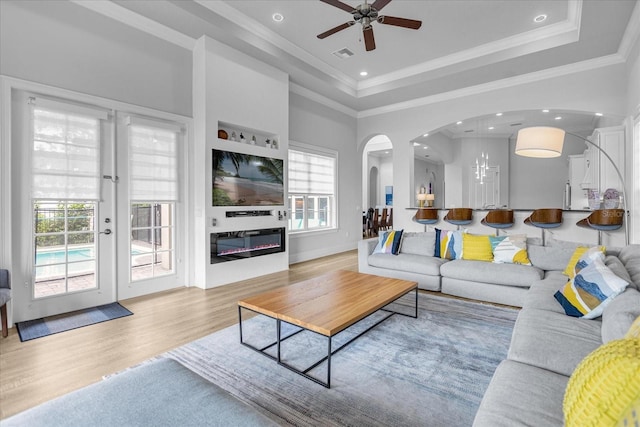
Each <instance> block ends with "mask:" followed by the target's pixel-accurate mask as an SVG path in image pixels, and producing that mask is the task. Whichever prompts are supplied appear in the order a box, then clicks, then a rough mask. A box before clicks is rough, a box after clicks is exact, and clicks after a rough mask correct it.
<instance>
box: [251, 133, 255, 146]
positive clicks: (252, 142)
mask: <svg viewBox="0 0 640 427" xmlns="http://www.w3.org/2000/svg"><path fill="white" fill-rule="evenodd" d="M251 145H256V136H255V135H253V136H252V137H251Z"/></svg>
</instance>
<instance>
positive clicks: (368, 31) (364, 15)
mask: <svg viewBox="0 0 640 427" xmlns="http://www.w3.org/2000/svg"><path fill="white" fill-rule="evenodd" d="M320 1H321V2H323V3H327V4H330V5H331V6H335V7H337V8H339V9H342V10H344V11H347V12H349V13H350V14H352V15H353V21H349V22H345V23H344V24H341V25H338V26H337V27H334V28H332V29H330V30H327V31H325V32H324V33H322V34H318V38H319V39H324V38H325V37H329V36H330V35H332V34H335V33H337V32H338V31H342V30H344V29H345V28H349V27H350V26H352V25H354V24H356V23H360V24H362V34H363V36H364V46H365V48H366V50H367V52H368V51H370V50H374V49H375V48H376V41H375V39H374V37H373V27H372V26H371V23H372V22H374V21H378V22H379V23H381V24H387V25H395V26H396V27H403V28H410V29H412V30H417V29H418V28H420V26H421V25H422V21H416V20H414V19H405V18H396V17H394V16H385V15H378V12H379V11H380V10H381V9H382V8H383V7H385V6H386V5H387V4H389V2H391V0H375V1H374V2H373V3H372V4H368V3H367V0H364V3H363V4H361V5H359V6H357V7H355V8H354V7H352V6H349V5H348V4H345V3H342V2H341V1H339V0H320Z"/></svg>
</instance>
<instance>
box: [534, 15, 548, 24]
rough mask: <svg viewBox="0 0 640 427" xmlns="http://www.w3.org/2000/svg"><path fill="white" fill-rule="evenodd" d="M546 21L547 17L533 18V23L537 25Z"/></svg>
mask: <svg viewBox="0 0 640 427" xmlns="http://www.w3.org/2000/svg"><path fill="white" fill-rule="evenodd" d="M546 20H547V15H545V14H542V15H538V16H536V17H535V18H533V22H535V23H536V24H539V23H541V22H544V21H546Z"/></svg>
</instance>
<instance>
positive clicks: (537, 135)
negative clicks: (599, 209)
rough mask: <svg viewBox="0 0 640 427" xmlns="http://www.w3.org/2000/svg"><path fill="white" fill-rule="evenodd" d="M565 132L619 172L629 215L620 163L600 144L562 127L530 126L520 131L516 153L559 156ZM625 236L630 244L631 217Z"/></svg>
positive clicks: (623, 203) (626, 241)
mask: <svg viewBox="0 0 640 427" xmlns="http://www.w3.org/2000/svg"><path fill="white" fill-rule="evenodd" d="M565 134H568V135H571V136H573V137H575V138H578V139H580V140H581V141H584V142H586V143H587V144H589V145H591V146H592V147H595V148H596V150H598V151H599V152H600V153H601V154H602V155H604V156H605V157H606V158H607V159H609V162H611V165H612V166H613V168H614V169H615V171H616V173H617V174H618V178H619V179H620V183H621V184H622V205H623V210H624V216H626V215H629V211H628V209H627V197H626V195H627V192H626V184H625V180H624V177H623V176H622V174H621V173H620V169H618V165H616V162H614V161H613V159H612V158H611V156H609V154H607V152H606V151H604V150H603V149H602V148H600V146H598V145H597V144H595V143H593V142H592V141H589V140H588V139H587V138H583V137H581V136H580V135H576V134H574V133H570V132H565V131H564V130H562V129H558V128H552V127H544V126H538V127H530V128H523V129H520V130H519V131H518V137H517V139H516V154H517V155H519V156H527V157H558V156H560V155H561V154H562V146H563V145H564V136H565ZM624 238H625V244H626V245H628V244H629V219H628V218H627V220H626V221H624Z"/></svg>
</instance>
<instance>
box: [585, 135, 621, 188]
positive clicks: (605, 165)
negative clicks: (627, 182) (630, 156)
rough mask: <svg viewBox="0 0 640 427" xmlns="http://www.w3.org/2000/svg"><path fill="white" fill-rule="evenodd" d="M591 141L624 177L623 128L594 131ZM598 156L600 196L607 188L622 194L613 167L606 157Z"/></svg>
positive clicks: (618, 179) (600, 154)
mask: <svg viewBox="0 0 640 427" xmlns="http://www.w3.org/2000/svg"><path fill="white" fill-rule="evenodd" d="M592 138H593V139H592V141H593V142H594V143H596V144H598V145H599V147H600V148H601V149H602V150H604V151H605V152H606V153H607V154H608V155H609V157H611V160H613V162H615V164H616V165H617V166H618V169H619V170H620V174H622V176H624V163H625V162H624V152H625V150H624V127H622V126H615V127H609V128H601V129H596V130H595V131H594V133H593V135H592ZM598 154H599V165H600V173H599V186H598V187H599V189H600V194H602V193H603V192H604V191H605V190H607V189H608V188H615V189H616V190H618V191H619V192H620V193H622V183H621V182H620V178H619V177H618V173H617V172H616V170H615V167H614V166H613V164H612V163H611V161H609V159H607V157H606V156H605V155H604V154H602V153H598Z"/></svg>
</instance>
